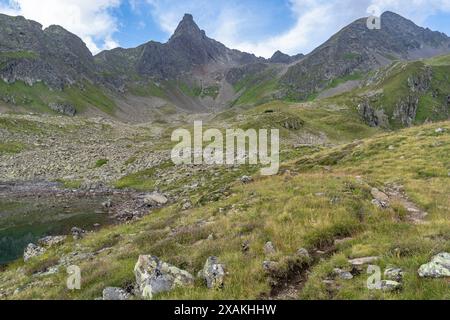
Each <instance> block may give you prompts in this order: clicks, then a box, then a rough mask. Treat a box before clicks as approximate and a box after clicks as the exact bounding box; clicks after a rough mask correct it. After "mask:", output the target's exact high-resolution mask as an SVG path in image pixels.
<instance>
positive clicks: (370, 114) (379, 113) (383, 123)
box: [358, 99, 389, 127]
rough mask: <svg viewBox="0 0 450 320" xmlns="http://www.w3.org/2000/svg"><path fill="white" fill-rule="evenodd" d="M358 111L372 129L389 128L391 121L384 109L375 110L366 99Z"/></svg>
mask: <svg viewBox="0 0 450 320" xmlns="http://www.w3.org/2000/svg"><path fill="white" fill-rule="evenodd" d="M358 111H359V113H360V115H361V117H362V118H363V120H364V121H365V122H366V123H367V124H368V125H369V126H371V127H388V126H389V119H388V117H387V115H386V114H385V113H384V110H383V109H375V108H373V107H372V106H371V103H370V100H369V99H366V100H364V101H363V102H362V103H361V104H359V105H358Z"/></svg>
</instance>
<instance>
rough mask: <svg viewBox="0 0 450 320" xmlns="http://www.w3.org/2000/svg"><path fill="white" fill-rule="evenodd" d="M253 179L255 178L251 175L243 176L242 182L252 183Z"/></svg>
mask: <svg viewBox="0 0 450 320" xmlns="http://www.w3.org/2000/svg"><path fill="white" fill-rule="evenodd" d="M252 181H253V178H252V177H249V176H243V177H241V182H242V183H245V184H247V183H251V182H252Z"/></svg>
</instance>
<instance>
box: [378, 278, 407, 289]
mask: <svg viewBox="0 0 450 320" xmlns="http://www.w3.org/2000/svg"><path fill="white" fill-rule="evenodd" d="M401 288H402V284H401V283H399V282H397V281H392V280H383V281H381V286H380V290H382V291H385V292H392V291H398V290H400V289H401Z"/></svg>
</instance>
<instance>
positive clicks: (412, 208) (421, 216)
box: [386, 185, 428, 224]
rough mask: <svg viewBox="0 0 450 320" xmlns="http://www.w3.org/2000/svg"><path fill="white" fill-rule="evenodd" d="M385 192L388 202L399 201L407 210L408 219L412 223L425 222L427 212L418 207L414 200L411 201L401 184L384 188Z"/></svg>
mask: <svg viewBox="0 0 450 320" xmlns="http://www.w3.org/2000/svg"><path fill="white" fill-rule="evenodd" d="M386 194H387V196H388V197H389V201H390V202H397V203H400V204H401V205H402V206H403V207H404V208H405V209H406V211H407V212H408V220H409V221H410V222H412V223H414V224H426V223H427V222H426V221H425V219H426V217H427V216H428V213H427V212H425V211H423V210H422V209H421V208H419V207H418V206H417V205H416V204H415V203H414V202H412V201H411V200H410V199H409V198H408V196H407V195H406V193H405V191H404V190H403V187H402V186H399V185H393V186H390V187H389V188H388V189H387V190H386Z"/></svg>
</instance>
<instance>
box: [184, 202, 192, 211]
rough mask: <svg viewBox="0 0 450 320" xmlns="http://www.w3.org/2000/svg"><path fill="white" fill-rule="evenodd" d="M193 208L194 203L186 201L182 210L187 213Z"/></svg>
mask: <svg viewBox="0 0 450 320" xmlns="http://www.w3.org/2000/svg"><path fill="white" fill-rule="evenodd" d="M191 208H192V203H191V202H190V201H186V202H185V203H183V206H182V207H181V210H183V211H186V210H189V209H191Z"/></svg>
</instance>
